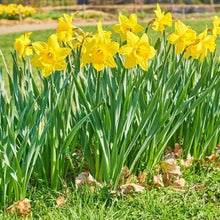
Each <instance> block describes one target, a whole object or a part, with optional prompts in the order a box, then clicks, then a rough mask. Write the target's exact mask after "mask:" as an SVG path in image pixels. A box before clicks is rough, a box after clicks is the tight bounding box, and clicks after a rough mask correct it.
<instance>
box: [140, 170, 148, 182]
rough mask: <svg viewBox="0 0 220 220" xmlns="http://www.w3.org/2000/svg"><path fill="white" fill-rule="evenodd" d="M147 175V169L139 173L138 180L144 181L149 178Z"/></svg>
mask: <svg viewBox="0 0 220 220" xmlns="http://www.w3.org/2000/svg"><path fill="white" fill-rule="evenodd" d="M147 176H148V172H147V171H143V172H140V173H139V174H138V182H139V183H144V182H145V180H146V178H147Z"/></svg>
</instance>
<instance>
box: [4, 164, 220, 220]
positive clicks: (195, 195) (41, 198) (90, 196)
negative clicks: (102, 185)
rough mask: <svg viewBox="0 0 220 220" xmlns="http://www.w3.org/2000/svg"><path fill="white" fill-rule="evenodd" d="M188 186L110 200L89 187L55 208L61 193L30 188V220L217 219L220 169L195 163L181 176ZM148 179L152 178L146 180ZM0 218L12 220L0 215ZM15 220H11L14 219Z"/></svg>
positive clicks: (218, 214) (103, 190)
mask: <svg viewBox="0 0 220 220" xmlns="http://www.w3.org/2000/svg"><path fill="white" fill-rule="evenodd" d="M183 177H184V178H185V180H186V181H187V186H186V187H185V188H184V189H183V190H175V189H174V188H171V187H168V188H161V189H157V188H154V187H153V188H151V189H149V190H146V191H145V192H143V193H141V194H137V195H129V196H119V197H113V196H111V195H109V194H108V192H107V190H105V189H102V190H100V191H99V192H98V191H97V192H94V193H91V191H89V189H88V188H84V189H82V190H79V191H76V190H75V189H74V188H71V194H70V196H69V197H68V199H67V203H66V206H65V207H59V208H57V207H56V198H58V197H59V196H61V195H65V190H63V192H56V191H52V190H51V189H48V188H42V189H39V188H38V189H37V190H36V188H32V189H29V193H28V194H29V195H28V198H29V199H31V200H32V202H31V205H32V212H33V216H32V218H33V219H83V220H84V219H163V220H165V219H207V220H208V219H210V220H211V219H219V218H220V170H219V169H218V170H217V169H215V170H214V169H213V170H211V171H208V169H203V168H201V166H200V165H198V164H195V165H193V167H192V168H191V169H190V170H186V171H185V174H184V176H183ZM149 178H151V176H150V177H149ZM0 218H1V219H4V218H5V219H12V218H10V216H7V215H6V214H5V213H3V212H2V213H0ZM13 219H14V218H13Z"/></svg>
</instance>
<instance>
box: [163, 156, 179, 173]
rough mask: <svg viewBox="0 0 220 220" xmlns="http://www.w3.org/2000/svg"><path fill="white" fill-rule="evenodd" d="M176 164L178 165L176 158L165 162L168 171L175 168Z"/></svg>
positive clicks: (164, 165)
mask: <svg viewBox="0 0 220 220" xmlns="http://www.w3.org/2000/svg"><path fill="white" fill-rule="evenodd" d="M176 166H177V160H176V159H167V160H165V161H164V162H163V167H164V168H165V170H166V172H167V171H169V170H173V169H175V167H176Z"/></svg>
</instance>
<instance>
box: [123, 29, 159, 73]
mask: <svg viewBox="0 0 220 220" xmlns="http://www.w3.org/2000/svg"><path fill="white" fill-rule="evenodd" d="M127 35H128V36H127V45H124V46H122V47H121V48H120V50H119V53H120V54H122V55H124V56H125V63H124V67H125V68H132V67H134V66H136V65H137V64H138V65H139V66H140V67H141V69H143V70H147V69H148V60H149V59H151V58H152V57H154V55H155V49H154V48H153V47H152V46H150V44H149V42H148V36H147V35H146V34H143V35H142V37H141V38H139V37H138V36H136V35H135V34H133V33H131V32H128V33H127Z"/></svg>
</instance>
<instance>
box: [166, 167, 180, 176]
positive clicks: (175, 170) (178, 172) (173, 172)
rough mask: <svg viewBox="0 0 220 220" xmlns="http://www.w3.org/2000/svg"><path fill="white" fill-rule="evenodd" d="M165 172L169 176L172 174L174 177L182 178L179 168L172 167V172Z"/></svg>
mask: <svg viewBox="0 0 220 220" xmlns="http://www.w3.org/2000/svg"><path fill="white" fill-rule="evenodd" d="M167 172H168V173H169V174H173V175H176V176H182V172H181V171H180V166H175V167H173V169H172V170H167Z"/></svg>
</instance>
